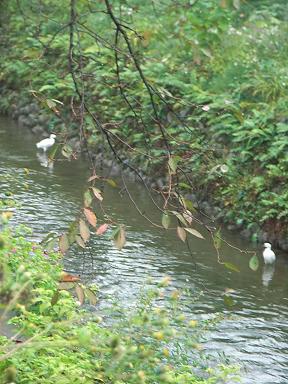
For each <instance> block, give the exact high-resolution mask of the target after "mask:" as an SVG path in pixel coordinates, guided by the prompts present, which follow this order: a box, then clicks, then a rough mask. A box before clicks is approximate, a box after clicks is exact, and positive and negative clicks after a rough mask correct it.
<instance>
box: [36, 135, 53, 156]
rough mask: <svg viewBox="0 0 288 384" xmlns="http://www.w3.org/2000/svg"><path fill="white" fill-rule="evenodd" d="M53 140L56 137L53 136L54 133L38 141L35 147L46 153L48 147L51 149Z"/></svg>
mask: <svg viewBox="0 0 288 384" xmlns="http://www.w3.org/2000/svg"><path fill="white" fill-rule="evenodd" d="M55 139H56V135H54V133H51V135H50V137H48V138H47V139H44V140H41V141H39V143H37V144H36V147H37V148H38V149H43V151H44V152H46V151H47V149H49V148H50V147H52V145H54V143H55Z"/></svg>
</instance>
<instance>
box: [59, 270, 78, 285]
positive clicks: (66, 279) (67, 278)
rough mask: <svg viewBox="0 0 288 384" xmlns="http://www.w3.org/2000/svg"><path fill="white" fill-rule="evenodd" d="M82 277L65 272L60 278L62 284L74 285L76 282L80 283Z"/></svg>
mask: <svg viewBox="0 0 288 384" xmlns="http://www.w3.org/2000/svg"><path fill="white" fill-rule="evenodd" d="M79 280H80V276H75V275H71V274H70V273H67V272H63V273H62V275H61V278H60V282H61V283H74V282H75V281H79Z"/></svg>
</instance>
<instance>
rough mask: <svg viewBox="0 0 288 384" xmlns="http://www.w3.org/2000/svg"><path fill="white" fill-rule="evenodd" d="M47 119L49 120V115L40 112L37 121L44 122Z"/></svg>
mask: <svg viewBox="0 0 288 384" xmlns="http://www.w3.org/2000/svg"><path fill="white" fill-rule="evenodd" d="M48 121H49V116H47V115H45V114H44V113H42V114H40V115H39V116H38V123H39V124H46V123H47V122H48Z"/></svg>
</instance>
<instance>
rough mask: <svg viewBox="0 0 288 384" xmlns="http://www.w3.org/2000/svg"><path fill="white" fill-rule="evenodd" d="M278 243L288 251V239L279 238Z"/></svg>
mask: <svg viewBox="0 0 288 384" xmlns="http://www.w3.org/2000/svg"><path fill="white" fill-rule="evenodd" d="M278 245H279V248H281V249H283V251H288V239H279V240H278Z"/></svg>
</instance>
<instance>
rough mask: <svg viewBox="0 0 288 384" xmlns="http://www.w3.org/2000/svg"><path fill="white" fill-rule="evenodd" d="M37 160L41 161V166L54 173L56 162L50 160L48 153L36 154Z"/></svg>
mask: <svg viewBox="0 0 288 384" xmlns="http://www.w3.org/2000/svg"><path fill="white" fill-rule="evenodd" d="M36 156H37V159H38V160H39V163H40V165H42V167H44V168H48V170H49V172H52V171H53V168H54V162H53V161H52V160H49V158H48V156H47V153H46V152H42V153H40V152H37V153H36Z"/></svg>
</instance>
